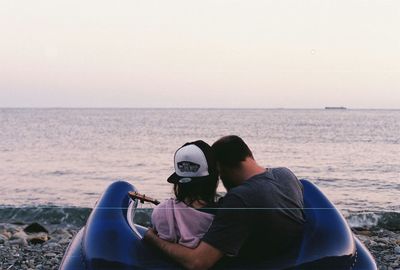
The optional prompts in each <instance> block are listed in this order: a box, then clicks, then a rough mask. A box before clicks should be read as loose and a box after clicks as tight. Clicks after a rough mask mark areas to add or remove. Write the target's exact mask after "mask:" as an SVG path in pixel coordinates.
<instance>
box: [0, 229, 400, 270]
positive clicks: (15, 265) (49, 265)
mask: <svg viewBox="0 0 400 270" xmlns="http://www.w3.org/2000/svg"><path fill="white" fill-rule="evenodd" d="M27 228H28V229H27ZM30 228H33V229H30ZM78 231H79V227H77V226H65V225H47V226H42V225H40V224H38V223H33V224H9V223H1V224H0V269H4V270H13V269H24V270H25V269H37V270H53V269H58V267H59V265H60V263H61V260H62V257H63V255H64V252H65V250H66V249H67V247H68V244H69V243H70V242H71V240H72V239H73V237H74V235H75V234H76V233H77V232H78ZM353 231H354V233H355V234H356V235H357V237H358V238H359V239H360V240H361V241H362V242H363V243H364V245H366V246H367V248H368V249H369V250H370V252H371V253H372V255H373V256H374V257H375V260H376V262H377V265H378V269H382V270H396V269H400V232H399V231H390V230H386V229H377V230H374V229H366V228H364V229H363V228H358V229H357V230H353Z"/></svg>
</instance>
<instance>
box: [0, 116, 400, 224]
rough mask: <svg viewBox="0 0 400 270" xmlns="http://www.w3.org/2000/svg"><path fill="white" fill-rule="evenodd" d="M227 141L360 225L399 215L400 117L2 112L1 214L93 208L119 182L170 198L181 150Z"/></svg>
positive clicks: (161, 197)
mask: <svg viewBox="0 0 400 270" xmlns="http://www.w3.org/2000/svg"><path fill="white" fill-rule="evenodd" d="M228 134H237V135H239V136H241V137H242V138H244V140H245V141H246V142H247V143H248V144H249V146H250V147H251V148H252V150H253V153H254V156H255V158H256V160H257V161H258V162H259V163H260V164H262V165H264V166H266V167H279V166H285V167H288V168H290V169H291V170H292V171H293V172H294V173H295V174H296V175H297V176H298V177H299V178H307V179H309V180H311V181H312V182H314V183H316V184H317V185H318V186H319V187H320V188H321V189H322V190H323V191H324V192H325V193H326V194H327V196H328V197H329V198H330V199H331V201H333V202H334V203H335V205H336V206H337V207H338V208H339V209H341V211H342V212H343V213H344V214H345V215H346V214H348V213H352V216H357V215H360V213H365V214H364V215H363V216H362V217H361V218H358V219H357V220H358V221H359V220H362V219H365V218H366V217H370V218H368V220H366V221H365V222H374V221H373V219H374V218H375V216H374V215H375V214H376V213H378V214H379V213H393V212H395V213H399V212H400V200H399V198H400V110H286V109H276V110H261V109H257V110H252V109H0V184H1V189H0V208H9V209H10V208H11V209H20V208H24V207H25V208H26V207H28V208H29V207H34V208H46V207H51V208H54V207H55V208H57V207H58V208H68V207H74V208H75V207H76V208H80V209H86V208H91V207H93V206H94V205H95V202H96V200H97V199H98V198H99V196H100V195H101V193H102V192H103V191H104V189H105V188H106V187H107V186H108V185H109V184H110V183H111V182H113V181H115V180H116V179H124V180H126V181H128V182H130V183H132V184H134V185H135V186H136V187H137V188H138V189H139V191H141V192H142V193H145V194H147V195H149V196H152V197H156V198H158V199H160V200H162V199H165V198H169V197H171V196H172V192H171V185H170V184H168V183H167V182H166V178H167V177H168V176H169V175H170V174H171V173H172V171H173V155H174V152H175V150H176V149H177V148H178V147H180V146H181V145H182V144H184V143H185V142H188V141H193V140H197V139H203V140H205V141H206V142H208V143H210V144H211V143H213V142H214V141H215V140H217V139H218V138H220V137H221V136H224V135H228ZM219 190H220V191H223V188H222V185H221V187H220V189H219ZM371 213H372V214H371ZM371 215H372V216H371ZM371 220H372V221H371ZM358 221H357V222H358Z"/></svg>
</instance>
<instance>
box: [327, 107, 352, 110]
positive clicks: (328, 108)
mask: <svg viewBox="0 0 400 270" xmlns="http://www.w3.org/2000/svg"><path fill="white" fill-rule="evenodd" d="M346 109H347V108H346V107H325V110H346Z"/></svg>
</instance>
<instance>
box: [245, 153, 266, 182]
mask: <svg viewBox="0 0 400 270" xmlns="http://www.w3.org/2000/svg"><path fill="white" fill-rule="evenodd" d="M242 166H243V170H242V172H243V175H242V179H243V181H246V180H248V179H250V178H252V177H253V176H255V175H257V174H261V173H264V172H266V171H267V170H266V169H265V168H264V167H261V166H260V165H258V164H257V162H256V161H255V160H254V159H252V158H246V160H245V161H244V162H243V163H242Z"/></svg>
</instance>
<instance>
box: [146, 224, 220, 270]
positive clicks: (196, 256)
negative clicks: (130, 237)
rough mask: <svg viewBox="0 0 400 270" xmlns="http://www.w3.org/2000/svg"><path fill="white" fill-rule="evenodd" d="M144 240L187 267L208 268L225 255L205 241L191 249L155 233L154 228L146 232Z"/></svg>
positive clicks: (195, 268) (194, 268)
mask: <svg viewBox="0 0 400 270" xmlns="http://www.w3.org/2000/svg"><path fill="white" fill-rule="evenodd" d="M144 240H145V241H146V242H148V243H150V244H152V245H154V246H155V247H157V248H158V249H160V250H161V251H162V252H164V253H165V254H166V255H167V256H169V257H171V258H172V259H173V260H175V261H176V262H178V263H179V264H180V265H182V266H183V267H184V268H186V269H193V270H197V269H208V268H210V267H212V266H213V265H214V264H215V263H216V262H217V261H219V259H221V258H222V256H223V253H222V252H221V251H220V250H218V249H216V248H214V247H213V246H211V245H209V244H207V243H205V242H200V244H199V245H198V246H197V247H196V248H194V249H191V248H187V247H185V246H182V245H179V244H176V243H171V242H168V241H165V240H162V239H161V238H159V237H158V236H157V235H156V234H155V232H154V230H153V229H149V230H148V231H147V232H146V234H145V236H144Z"/></svg>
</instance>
